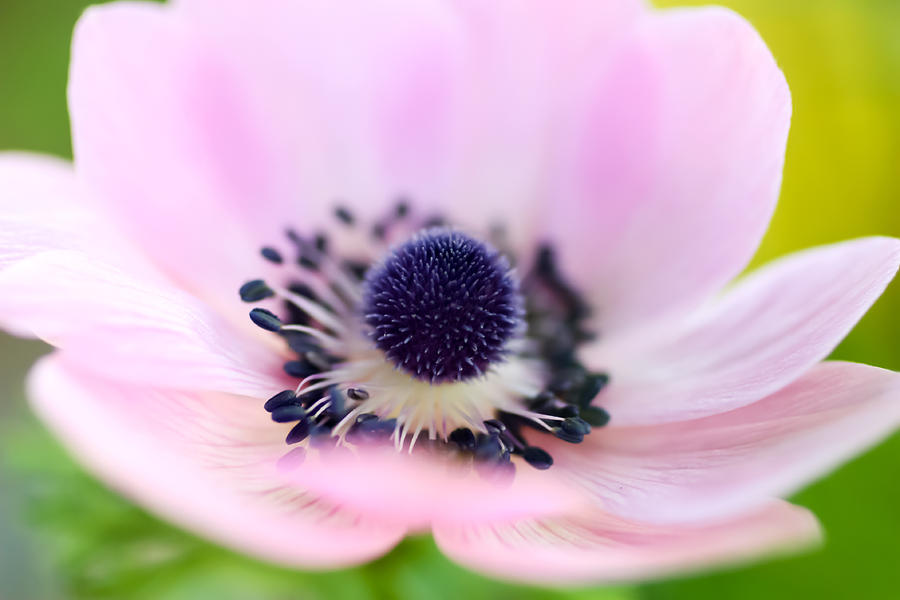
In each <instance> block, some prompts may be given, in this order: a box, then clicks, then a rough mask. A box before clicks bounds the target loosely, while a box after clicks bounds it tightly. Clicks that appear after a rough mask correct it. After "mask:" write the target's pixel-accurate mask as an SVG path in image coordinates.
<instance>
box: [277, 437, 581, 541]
mask: <svg viewBox="0 0 900 600" xmlns="http://www.w3.org/2000/svg"><path fill="white" fill-rule="evenodd" d="M425 443H427V442H423V441H421V440H420V441H419V444H420V445H422V444H425ZM517 467H518V468H517V469H516V473H515V477H514V478H508V477H504V476H503V474H502V473H492V474H487V475H485V474H481V473H479V472H477V471H476V470H475V469H473V468H472V465H471V464H465V463H461V462H460V461H459V459H454V458H449V457H446V456H442V455H440V454H438V455H430V454H428V453H424V452H419V451H416V452H413V453H408V452H406V451H405V450H404V451H402V452H398V451H397V450H396V449H395V448H394V447H393V445H390V446H388V447H374V446H373V447H365V448H360V449H359V450H358V451H357V452H355V453H351V452H347V451H340V450H338V451H333V452H325V453H321V454H317V455H316V454H311V455H309V456H308V457H307V459H306V461H305V462H304V463H303V464H302V465H301V466H299V467H297V468H296V469H294V470H292V471H290V472H287V473H285V476H286V478H287V480H288V481H290V482H293V483H295V484H296V485H300V486H302V487H304V488H305V489H309V490H310V491H311V492H313V493H315V494H316V495H317V496H321V497H323V498H327V499H328V500H330V501H332V502H334V503H336V504H340V505H341V506H346V507H348V508H353V509H355V510H357V511H359V512H364V513H366V514H369V515H372V516H376V517H377V518H379V519H381V520H383V521H387V522H394V523H401V524H404V525H406V526H408V527H410V528H412V529H417V530H425V529H427V528H428V527H429V526H432V525H435V524H443V525H448V524H453V525H463V524H471V523H484V522H491V521H496V520H510V519H519V518H526V517H533V516H536V515H553V514H559V513H561V512H565V511H567V510H569V509H571V508H572V507H574V506H577V505H579V504H583V503H584V496H583V494H582V493H581V491H580V490H574V489H573V488H571V487H567V486H566V485H565V484H564V483H563V482H562V481H561V480H560V478H559V477H556V476H555V473H553V472H546V471H536V470H535V469H532V468H531V467H528V466H527V465H525V464H524V463H522V464H519V465H517Z"/></svg>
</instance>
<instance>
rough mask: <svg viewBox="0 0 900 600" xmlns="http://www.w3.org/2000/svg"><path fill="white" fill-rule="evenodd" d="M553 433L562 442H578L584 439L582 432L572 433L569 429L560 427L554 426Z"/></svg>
mask: <svg viewBox="0 0 900 600" xmlns="http://www.w3.org/2000/svg"><path fill="white" fill-rule="evenodd" d="M553 435H555V436H556V437H558V438H559V439H561V440H562V441H564V442H569V443H570V444H580V443H581V442H583V441H584V434H582V433H577V432H575V433H573V432H571V431H567V430H565V429H563V428H562V427H554V428H553Z"/></svg>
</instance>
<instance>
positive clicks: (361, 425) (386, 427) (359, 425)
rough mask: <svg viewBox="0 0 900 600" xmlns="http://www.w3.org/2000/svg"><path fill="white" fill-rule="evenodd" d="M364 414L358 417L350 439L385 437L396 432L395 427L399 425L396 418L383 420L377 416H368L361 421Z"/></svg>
mask: <svg viewBox="0 0 900 600" xmlns="http://www.w3.org/2000/svg"><path fill="white" fill-rule="evenodd" d="M363 416H365V415H360V416H359V417H357V419H356V425H354V426H353V429H351V430H350V434H348V437H349V439H350V440H351V441H353V442H359V441H376V440H379V439H384V438H386V437H388V436H390V435H391V434H392V433H394V429H395V428H396V427H397V420H396V419H386V420H383V421H382V420H381V419H378V418H377V417H376V418H374V419H371V418H366V419H365V420H364V421H361V420H360V417H363ZM373 416H374V415H373Z"/></svg>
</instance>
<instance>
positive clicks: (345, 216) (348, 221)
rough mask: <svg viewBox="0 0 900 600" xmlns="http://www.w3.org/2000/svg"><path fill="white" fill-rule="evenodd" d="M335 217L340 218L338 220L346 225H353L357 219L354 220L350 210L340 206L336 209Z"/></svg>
mask: <svg viewBox="0 0 900 600" xmlns="http://www.w3.org/2000/svg"><path fill="white" fill-rule="evenodd" d="M334 216H335V217H337V218H338V220H339V221H340V222H341V223H343V224H345V225H353V223H354V221H355V219H354V218H353V213H352V212H350V210H349V209H347V207H345V206H338V207H337V208H335V209H334Z"/></svg>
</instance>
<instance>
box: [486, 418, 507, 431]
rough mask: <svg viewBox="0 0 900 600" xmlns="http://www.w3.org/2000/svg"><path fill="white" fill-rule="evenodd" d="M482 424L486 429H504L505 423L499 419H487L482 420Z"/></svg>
mask: <svg viewBox="0 0 900 600" xmlns="http://www.w3.org/2000/svg"><path fill="white" fill-rule="evenodd" d="M484 426H485V427H487V429H488V431H496V432H501V431H506V425H504V424H503V421H501V420H499V419H488V420H487V421H485V422H484Z"/></svg>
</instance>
